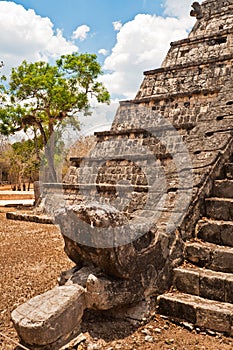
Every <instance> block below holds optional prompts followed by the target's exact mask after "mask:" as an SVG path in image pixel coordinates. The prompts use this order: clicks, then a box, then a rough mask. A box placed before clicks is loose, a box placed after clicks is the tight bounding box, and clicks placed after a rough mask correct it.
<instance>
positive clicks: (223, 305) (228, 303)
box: [158, 158, 233, 336]
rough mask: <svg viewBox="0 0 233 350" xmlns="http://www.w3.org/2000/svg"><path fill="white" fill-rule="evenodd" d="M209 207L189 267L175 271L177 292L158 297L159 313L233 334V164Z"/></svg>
mask: <svg viewBox="0 0 233 350" xmlns="http://www.w3.org/2000/svg"><path fill="white" fill-rule="evenodd" d="M232 160H233V158H232V159H231V161H232ZM205 207H206V213H204V215H205V217H204V216H203V218H202V219H201V220H199V222H198V224H197V226H196V237H195V238H194V239H193V240H190V241H188V242H186V244H185V252H184V256H185V263H184V264H183V266H181V267H178V268H176V269H174V281H173V289H172V291H171V292H169V293H165V294H163V295H160V296H159V297H158V309H159V313H161V314H163V315H166V316H168V317H171V318H173V319H175V320H179V321H182V320H183V321H186V322H190V323H192V324H194V325H195V326H196V327H199V328H201V329H211V330H214V331H217V332H224V333H227V334H228V335H231V336H233V162H231V163H228V164H226V165H225V167H224V171H223V174H222V177H221V179H218V180H215V182H214V187H213V191H212V197H211V198H206V199H205Z"/></svg>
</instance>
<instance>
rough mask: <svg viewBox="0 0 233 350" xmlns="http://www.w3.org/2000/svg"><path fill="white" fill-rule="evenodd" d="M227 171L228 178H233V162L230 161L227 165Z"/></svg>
mask: <svg viewBox="0 0 233 350" xmlns="http://www.w3.org/2000/svg"><path fill="white" fill-rule="evenodd" d="M225 172H226V177H227V178H228V179H233V163H228V164H226V165H225Z"/></svg>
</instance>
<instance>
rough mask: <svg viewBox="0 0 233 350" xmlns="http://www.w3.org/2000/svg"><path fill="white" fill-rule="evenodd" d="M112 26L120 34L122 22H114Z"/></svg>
mask: <svg viewBox="0 0 233 350" xmlns="http://www.w3.org/2000/svg"><path fill="white" fill-rule="evenodd" d="M112 25H113V28H114V30H115V31H116V32H118V31H119V30H121V28H122V23H121V21H116V22H112Z"/></svg>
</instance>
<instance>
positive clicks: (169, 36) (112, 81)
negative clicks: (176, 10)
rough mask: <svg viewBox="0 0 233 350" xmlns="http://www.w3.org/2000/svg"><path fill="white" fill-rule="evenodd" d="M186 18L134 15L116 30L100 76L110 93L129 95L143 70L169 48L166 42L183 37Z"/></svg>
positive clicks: (151, 66) (157, 62) (158, 62)
mask: <svg viewBox="0 0 233 350" xmlns="http://www.w3.org/2000/svg"><path fill="white" fill-rule="evenodd" d="M168 1H169V0H168ZM189 27H190V22H189V20H187V18H182V19H178V18H174V17H173V18H172V17H166V18H163V17H158V16H152V15H146V14H139V15H137V16H136V17H135V18H134V19H133V20H132V21H130V22H128V23H126V24H124V25H123V26H122V28H121V30H120V31H119V33H117V43H116V45H115V46H114V47H113V49H112V53H111V55H110V56H108V57H107V58H106V59H105V62H104V69H105V70H108V71H110V73H107V74H105V75H104V76H103V77H102V78H101V80H102V81H103V83H104V84H105V85H106V87H107V88H108V89H109V91H110V93H111V94H116V95H118V96H122V97H123V98H133V97H134V96H135V94H136V92H137V90H138V88H139V86H140V83H141V82H142V79H143V71H144V70H149V69H154V68H157V67H159V66H160V65H161V63H162V60H163V59H164V58H165V55H166V53H167V51H168V49H169V43H170V42H171V41H174V40H178V39H182V38H185V37H187V34H188V33H187V28H189Z"/></svg>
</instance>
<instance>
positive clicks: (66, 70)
mask: <svg viewBox="0 0 233 350" xmlns="http://www.w3.org/2000/svg"><path fill="white" fill-rule="evenodd" d="M100 74H102V71H101V67H100V65H99V63H98V62H97V57H96V55H94V54H88V53H86V54H78V53H73V54H71V55H64V56H61V58H60V59H59V60H57V62H56V65H54V66H51V65H50V64H49V63H46V62H36V63H27V62H26V61H23V62H22V64H21V65H20V66H19V67H18V68H15V69H12V73H11V76H10V80H9V88H8V89H7V90H6V89H5V85H2V86H1V90H2V99H3V101H4V103H2V104H1V107H0V133H2V134H4V135H9V134H13V133H15V132H17V131H20V130H24V131H27V130H28V129H29V128H30V129H33V128H34V130H36V132H39V133H40V135H41V138H42V142H43V145H44V149H45V156H46V159H47V162H48V168H49V172H50V176H51V180H52V181H54V182H55V181H56V180H57V176H56V172H55V166H54V144H55V141H54V136H53V135H54V131H55V130H57V129H58V128H59V127H60V126H61V125H63V124H65V123H71V124H72V125H73V126H75V127H77V128H78V127H79V122H78V118H77V114H78V112H81V111H82V112H87V111H89V109H90V99H91V98H96V99H97V101H98V102H101V103H104V102H107V103H109V100H110V95H109V93H108V91H107V90H106V88H105V87H104V85H103V84H102V83H100V82H98V80H97V79H98V77H99V75H100Z"/></svg>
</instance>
